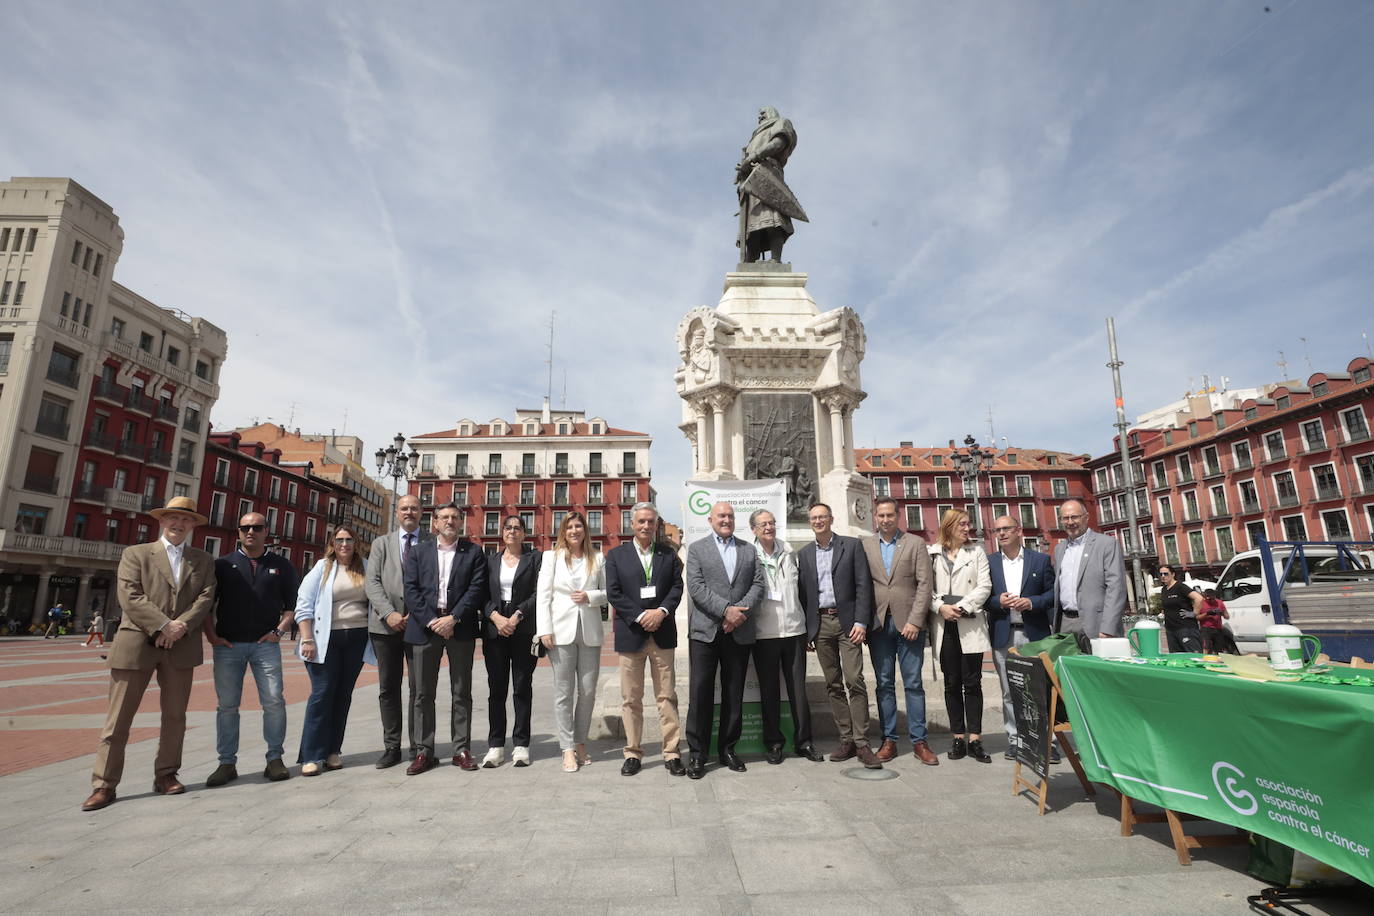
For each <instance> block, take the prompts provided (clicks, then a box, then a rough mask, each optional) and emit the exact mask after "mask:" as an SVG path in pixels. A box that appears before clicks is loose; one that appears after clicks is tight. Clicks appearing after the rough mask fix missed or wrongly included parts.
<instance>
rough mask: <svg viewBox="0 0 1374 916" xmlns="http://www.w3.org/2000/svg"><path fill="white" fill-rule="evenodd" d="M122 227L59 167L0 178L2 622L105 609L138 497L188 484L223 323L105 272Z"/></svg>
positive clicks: (135, 536)
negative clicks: (61, 609) (57, 607)
mask: <svg viewBox="0 0 1374 916" xmlns="http://www.w3.org/2000/svg"><path fill="white" fill-rule="evenodd" d="M123 247H124V232H123V230H121V229H120V226H119V218H118V217H117V216H116V215H115V212H114V210H113V209H112V208H111V207H110V205H109V204H107V203H105V202H104V201H102V200H101V199H100V198H98V197H96V196H95V195H94V194H92V193H91V192H90V191H87V190H86V189H85V188H83V187H81V185H79V184H77V183H76V182H75V181H72V180H71V179H70V178H12V179H10V180H9V181H6V182H0V443H3V445H2V446H0V621H2V622H5V623H6V624H7V625H8V626H10V627H12V628H17V627H22V626H23V625H24V622H25V621H26V620H29V621H33V620H38V619H41V617H42V615H43V613H44V612H45V611H46V610H47V608H48V607H49V606H51V605H52V604H54V603H56V602H59V601H60V602H62V603H63V604H64V606H66V607H68V608H71V609H73V610H74V611H75V613H76V615H77V619H78V620H82V619H84V618H85V617H86V615H87V614H88V613H89V612H90V611H91V610H92V609H93V608H95V607H100V608H103V609H107V610H108V609H110V607H111V602H112V599H113V596H114V581H113V579H114V572H115V569H116V568H117V566H118V563H119V556H120V554H121V553H122V551H123V549H124V547H125V545H128V544H136V543H140V542H142V541H146V540H148V539H149V538H150V537H152V536H153V534H154V533H155V532H156V530H157V526H156V524H155V523H154V520H153V519H152V517H151V516H149V515H147V514H146V513H147V510H148V509H150V508H153V507H155V506H158V505H162V504H163V502H164V501H165V500H166V499H168V498H169V497H171V496H177V495H186V496H192V497H194V496H195V495H196V494H197V493H198V492H199V490H200V475H201V468H202V463H203V458H204V448H205V436H206V432H207V429H208V419H209V415H210V411H211V408H213V406H214V404H215V401H216V400H217V399H218V397H219V385H218V379H219V373H220V369H221V367H222V365H223V362H224V358H225V355H226V353H227V349H228V343H227V339H226V336H225V333H224V331H222V330H221V329H220V328H218V327H216V326H215V325H214V324H211V323H210V322H209V321H206V320H205V319H203V318H196V317H193V316H191V315H187V314H186V313H184V312H182V311H180V310H177V309H171V308H165V307H162V306H159V305H157V304H155V303H153V302H150V301H149V300H147V299H145V298H143V297H142V296H140V295H138V294H137V293H135V292H133V291H132V290H129V289H127V288H125V287H123V286H121V285H119V284H118V283H116V282H115V281H114V271H115V264H116V263H117V262H118V260H119V256H120V253H121V251H122V250H123Z"/></svg>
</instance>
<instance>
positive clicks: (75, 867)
mask: <svg viewBox="0 0 1374 916" xmlns="http://www.w3.org/2000/svg"><path fill="white" fill-rule="evenodd" d="M613 664H614V655H613V654H611V653H607V654H606V655H604V656H603V665H604V666H606V669H604V670H603V677H602V692H603V694H607V693H610V694H616V696H605V695H603V697H602V700H601V704H602V707H603V709H605V708H607V707H612V706H614V701H616V700H617V699H618V691H617V689H616V687H615V686H614V684H615V683H616V681H615V679H614V671H613V670H609V666H610V665H613ZM684 668H685V665H684ZM477 670H478V672H479V673H478V675H477V678H476V680H477V683H478V685H479V686H478V690H477V691H476V693H477V696H476V697H475V698H474V699H475V703H476V711H475V716H474V722H475V725H476V727H475V728H474V738H475V740H474V742H473V745H474V750H475V751H476V752H477V753H478V754H479V755H480V754H481V753H482V752H484V751H485V748H486V742H485V740H484V739H485V730H486V705H487V704H486V697H485V695H483V694H484V691H483V690H482V689H481V685H482V684H484V682H485V681H484V678H482V677H481V675H480V671H481V666H480V662H479V664H478V668H477ZM286 671H287V677H286V684H287V686H286V691H287V699H288V703H289V708H288V722H289V728H288V736H287V749H288V754H287V758H288V760H290V759H294V756H295V753H294V749H295V746H296V743H297V741H298V740H299V733H300V723H301V717H302V711H303V700H304V698H305V696H306V693H307V679H306V676H305V673H304V672H303V670H302V668H301V665H300V663H299V662H298V661H296V660H295V659H294V657H293V656H290V655H289V654H288V655H287V663H286ZM446 680H447V679H446V678H443V677H441V678H440V684H441V689H443V685H445V684H446ZM375 683H376V677H375V672H373V671H371V670H365V671H364V674H363V677H362V679H361V680H360V681H359V685H358V688H357V692H356V694H355V698H354V704H353V712H352V716H351V718H350V722H349V730H348V737H347V740H346V741H345V746H344V750H345V754H344V759H345V768H344V769H343V770H341V771H339V772H333V773H326V774H324V775H322V776H320V777H317V778H312V779H306V778H302V777H300V776H299V775H298V768H295V767H293V768H292V773H293V776H292V778H291V779H290V780H289V781H287V782H284V783H268V782H266V781H265V780H263V779H262V778H261V776H260V775H259V771H258V769H257V766H256V761H258V760H260V759H261V757H260V756H259V755H260V754H262V752H263V750H264V749H263V747H262V739H261V732H260V728H259V717H258V715H256V714H255V713H254V712H251V711H248V710H250V709H254V708H255V700H254V698H253V691H252V689H251V688H250V689H247V690H245V692H244V703H245V715H244V721H243V727H242V745H241V747H240V753H239V761H240V765H239V770H240V773H241V774H242V776H241V777H240V778H239V780H238V781H236V782H234V783H231V784H230V785H229V786H226V787H224V788H220V789H207V788H205V785H204V780H205V777H206V776H208V775H209V774H210V772H211V771H212V770H213V769H214V767H215V764H216V758H215V750H214V721H213V720H214V690H213V686H212V684H211V677H210V666H209V665H208V664H207V665H205V666H203V667H201V668H200V669H198V671H197V677H196V688H195V691H194V693H193V695H192V701H191V709H192V712H191V715H190V717H189V727H188V733H187V738H186V749H185V763H184V766H183V769H182V772H181V778H182V780H183V781H184V782H185V783H186V784H187V787H188V792H187V793H186V794H185V795H181V796H175V797H160V796H156V795H154V794H152V792H151V791H150V787H151V781H152V780H151V773H152V756H153V750H154V746H155V742H154V741H151V740H149V739H152V738H155V736H156V725H157V720H156V715H157V714H156V690H155V687H154V688H153V689H151V690H150V694H149V698H148V700H147V702H146V703H145V706H144V708H143V711H141V712H140V714H139V721H138V722H137V723H136V726H137V739H138V740H136V741H134V742H133V743H131V745H130V747H129V753H128V763H127V766H126V770H125V780H124V782H123V784H122V785H121V786H120V797H119V801H118V802H116V803H115V804H114V805H113V806H111V807H110V808H107V809H105V810H104V811H99V812H94V813H83V812H81V811H80V810H79V805H80V802H81V800H82V799H83V798H84V797H85V796H86V794H87V792H88V791H89V775H90V766H91V761H92V755H93V752H94V748H95V741H96V735H97V733H98V730H99V726H100V723H101V720H102V716H103V710H104V702H105V685H106V676H105V673H104V669H103V667H102V664H101V662H100V651H99V650H97V649H83V648H81V646H80V642H79V640H77V639H70V640H62V641H58V642H53V641H47V642H45V641H43V640H41V639H36V640H35V639H32V638H28V639H12V640H5V641H0V704H3V705H2V706H0V708H2V709H3V713H4V714H3V716H0V730H2V737H0V773H3V774H4V775H0V831H2V832H0V836H3V837H4V838H5V847H6V849H5V854H4V855H3V857H0V887H2V888H3V889H4V891H3V894H0V911H3V912H16V913H33V912H78V911H84V912H130V913H132V912H137V913H143V914H146V913H180V912H185V911H187V910H190V909H199V910H204V911H212V912H215V913H220V912H241V913H301V912H306V913H315V912H326V911H330V912H337V911H339V910H341V909H348V910H352V911H354V912H361V913H367V912H380V911H393V910H411V911H417V910H418V911H431V910H432V911H439V910H445V911H449V912H452V911H460V912H501V911H515V912H534V913H542V912H557V913H563V914H577V913H640V912H650V911H652V912H667V913H677V912H681V913H773V912H783V911H791V912H798V911H800V912H835V913H852V912H859V911H863V912H866V913H889V912H890V913H997V914H1016V913H1027V914H1035V916H1043V914H1044V913H1045V912H1047V911H1054V912H1059V913H1093V914H1097V913H1101V912H1104V911H1108V912H1120V913H1242V912H1246V906H1245V902H1244V898H1245V896H1246V895H1247V894H1253V893H1256V892H1257V891H1258V890H1259V889H1260V888H1261V887H1262V885H1261V884H1260V883H1259V882H1257V881H1255V880H1253V879H1252V878H1249V877H1248V876H1246V875H1245V874H1244V873H1243V870H1242V869H1243V866H1244V859H1245V852H1244V850H1243V849H1216V850H1207V851H1203V852H1202V853H1201V854H1200V855H1199V856H1197V857H1196V859H1195V862H1194V864H1193V865H1192V866H1190V867H1187V868H1181V867H1179V866H1178V864H1177V862H1176V860H1175V857H1174V852H1173V849H1172V847H1171V846H1170V845H1169V842H1168V837H1167V832H1166V831H1165V829H1164V828H1163V827H1162V825H1145V826H1143V827H1141V828H1139V830H1138V833H1137V835H1135V836H1132V837H1129V838H1122V837H1120V836H1118V829H1117V822H1116V820H1115V814H1116V810H1115V809H1116V806H1115V803H1114V800H1112V799H1110V798H1108V797H1106V795H1105V793H1104V794H1099V796H1098V798H1097V800H1096V801H1089V800H1086V799H1085V798H1084V796H1083V793H1082V790H1081V788H1080V787H1079V786H1078V785H1077V782H1076V781H1075V780H1074V778H1073V775H1072V773H1071V772H1069V771H1068V770H1067V769H1065V768H1063V767H1059V768H1056V770H1057V772H1056V773H1055V775H1054V777H1053V780H1052V783H1051V789H1050V808H1051V810H1050V813H1048V814H1047V815H1046V816H1045V817H1037V816H1036V813H1035V807H1034V805H1033V804H1031V803H1030V802H1029V801H1027V800H1025V799H1018V798H1014V797H1013V796H1012V794H1011V792H1010V784H1011V767H1012V765H1011V764H1010V763H1009V762H1007V761H1005V760H1003V759H1002V757H1001V756H1000V752H1001V750H1002V749H1003V748H1004V747H1005V741H1004V739H1003V737H1002V736H1001V735H1000V734H995V733H992V732H991V730H989V735H988V739H987V742H988V745H989V748H990V750H992V751H993V752H994V761H993V763H992V764H990V765H980V764H977V763H974V762H971V761H967V760H964V761H957V762H955V761H949V760H943V761H942V762H941V764H940V766H938V767H923V766H921V765H920V764H919V763H918V762H917V761H916V760H914V759H913V758H912V757H911V756H910V755H909V753H908V755H907V756H904V757H900V758H898V760H897V761H895V762H894V763H892V764H889V766H888V768H887V769H888V770H889V771H891V772H893V773H895V774H896V778H894V779H889V780H886V781H861V780H857V779H852V778H849V776H850V775H851V774H852V773H853V772H854V770H855V768H854V767H853V766H852V765H851V764H850V763H846V764H834V763H810V762H808V761H805V760H802V759H800V758H795V757H794V758H788V759H787V760H786V762H785V763H784V764H783V765H781V766H768V765H767V764H766V763H765V762H764V761H763V760H761V759H757V758H747V759H746V762H747V764H748V767H749V769H748V772H746V773H731V772H729V771H727V770H723V769H721V768H718V767H716V766H714V765H713V766H712V767H711V768H710V769H709V770H708V772H707V775H706V778H705V779H702V780H700V781H691V780H688V779H685V778H675V777H672V776H670V775H668V773H667V771H666V770H665V769H664V768H663V766H662V760H661V757H660V756H659V754H658V753H657V751H658V748H657V746H656V745H649V746H648V747H646V750H647V751H648V753H649V757H648V758H646V760H645V764H646V765H645V769H644V771H643V772H642V773H640V774H639V775H638V776H635V777H633V778H625V777H622V776H621V775H620V773H619V769H620V760H621V751H620V747H619V742H618V741H617V740H615V739H614V738H611V737H609V733H608V731H607V730H606V729H605V728H604V727H603V728H601V729H600V731H599V734H602V735H606V737H602V738H600V739H599V740H596V741H594V742H593V745H592V751H593V758H594V759H593V763H592V764H591V765H590V766H587V767H585V768H583V769H582V770H581V771H579V772H577V773H575V774H566V773H563V772H561V770H560V768H559V761H558V748H557V743H556V741H555V739H554V737H553V734H552V733H553V727H552V726H553V714H552V702H551V699H550V697H551V689H552V677H551V675H550V672H549V670H548V669H547V667H541V668H540V669H539V670H538V671H537V672H536V676H535V716H534V733H535V738H534V741H533V747H532V752H533V756H534V762H533V765H532V766H530V767H528V768H522V769H516V768H514V767H512V766H511V765H510V764H509V763H507V764H506V765H504V766H502V767H500V768H498V769H494V770H480V771H478V772H475V773H465V772H462V771H461V770H459V769H457V768H455V767H452V766H448V765H447V764H445V765H443V766H441V767H438V768H436V769H435V770H432V771H430V772H428V773H425V774H422V775H420V776H414V777H407V776H406V775H405V773H404V768H403V767H395V768H392V769H388V770H377V769H375V768H374V767H373V766H372V763H373V761H374V759H375V758H376V756H377V754H378V752H379V725H378V712H377V703H376V687H375ZM989 686H991V687H992V689H993V690H994V691H995V681H992V682H991V684H990V685H989ZM931 699H932V703H934V702H936V701H937V700H938V697H937V696H935V695H932V697H931ZM445 703H447V695H446V694H443V695H441V696H440V704H441V707H440V708H441V709H442V708H443V704H445ZM684 708H685V707H684ZM818 717H820V718H827V717H828V716H827V715H826V713H825V712H824V711H823V709H822V710H818ZM439 718H440V721H441V723H442V722H443V721H444V718H445V717H444V716H442V715H441V716H440V717H439ZM652 718H653V714H652V712H650V719H651V720H652ZM995 721H996V720H995V719H992V718H990V719H989V724H991V723H992V722H995ZM439 737H440V738H441V739H443V738H447V737H448V735H447V733H446V730H445V729H444V728H442V727H441V732H440V736H439ZM655 740H656V739H655ZM932 741H933V743H934V744H935V745H936V748H937V750H943V749H944V748H945V747H946V746H947V744H948V741H947V739H943V738H941V737H940V736H938V735H937V736H935V737H933V738H932ZM824 743H825V744H826V745H827V746H828V745H829V744H830V743H831V742H830V741H828V740H827V741H826V742H824ZM447 750H448V746H447V745H441V747H440V752H441V753H443V752H445V751H447ZM851 763H852V762H851ZM1202 829H1207V828H1202ZM1212 829H1219V828H1212ZM1366 905H1367V903H1366ZM1332 911H1333V912H1351V913H1354V912H1361V911H1363V912H1368V910H1367V909H1365V910H1360V909H1345V910H1342V909H1339V908H1337V909H1334V910H1332Z"/></svg>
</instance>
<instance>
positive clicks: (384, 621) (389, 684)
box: [365, 494, 427, 770]
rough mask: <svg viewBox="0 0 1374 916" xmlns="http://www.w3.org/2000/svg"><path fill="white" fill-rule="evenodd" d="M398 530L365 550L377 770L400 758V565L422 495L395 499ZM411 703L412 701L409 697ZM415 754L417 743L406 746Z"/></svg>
mask: <svg viewBox="0 0 1374 916" xmlns="http://www.w3.org/2000/svg"><path fill="white" fill-rule="evenodd" d="M396 526H397V527H396V530H394V531H389V532H387V533H386V534H385V535H384V536H382V537H379V538H377V539H376V540H375V541H373V542H372V550H371V551H370V552H369V553H368V555H367V579H366V580H365V585H366V589H367V600H368V603H369V604H370V605H371V612H370V613H369V614H368V617H367V638H368V639H369V640H371V642H372V651H373V652H374V653H375V654H376V656H377V705H378V706H379V707H380V709H381V716H382V756H381V757H379V758H378V759H377V769H379V770H384V769H386V768H387V767H394V766H395V765H396V764H398V763H400V762H401V720H402V718H403V717H402V714H401V710H402V706H401V676H402V675H403V674H405V670H406V662H405V659H406V641H405V631H406V618H407V615H406V596H405V578H404V574H403V567H404V565H405V558H406V557H407V556H408V555H409V554H410V551H411V550H412V549H414V548H415V547H417V546H419V544H420V543H421V542H422V541H423V540H427V538H425V537H424V536H423V535H421V533H420V531H419V528H420V500H419V498H418V497H416V496H412V495H410V494H406V495H405V496H402V497H401V498H400V499H398V500H396ZM409 699H410V702H411V703H414V702H415V697H414V696H411V697H410V698H409ZM410 756H411V757H412V758H414V756H415V748H414V747H413V746H412V747H411V749H410Z"/></svg>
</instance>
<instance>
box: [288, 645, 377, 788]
mask: <svg viewBox="0 0 1374 916" xmlns="http://www.w3.org/2000/svg"><path fill="white" fill-rule="evenodd" d="M366 651H367V627H357V628H356V629H350V630H333V631H332V632H330V634H329V648H328V649H326V650H325V653H324V661H323V662H320V663H316V662H306V663H305V670H306V671H307V672H308V673H309V674H310V699H309V700H308V701H306V704H305V723H304V724H303V725H302V727H301V750H300V754H299V755H298V757H297V759H296V762H297V763H319V762H321V761H323V760H324V759H325V758H326V757H328V756H329V755H330V754H338V753H342V751H343V739H344V728H345V727H346V726H347V725H348V709H349V707H350V706H352V705H353V688H354V686H355V685H356V684H357V683H358V674H359V673H360V672H361V671H362V670H363V654H364V653H365V652H366Z"/></svg>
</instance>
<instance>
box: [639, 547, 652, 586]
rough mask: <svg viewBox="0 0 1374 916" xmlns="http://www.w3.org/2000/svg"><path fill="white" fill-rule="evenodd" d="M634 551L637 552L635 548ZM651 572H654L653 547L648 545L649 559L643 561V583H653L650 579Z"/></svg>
mask: <svg viewBox="0 0 1374 916" xmlns="http://www.w3.org/2000/svg"><path fill="white" fill-rule="evenodd" d="M635 552H636V553H638V552H639V551H638V550H636V551H635ZM653 573H654V548H653V547H650V548H649V559H648V562H646V563H644V584H645V585H652V584H653V581H652V580H653Z"/></svg>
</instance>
